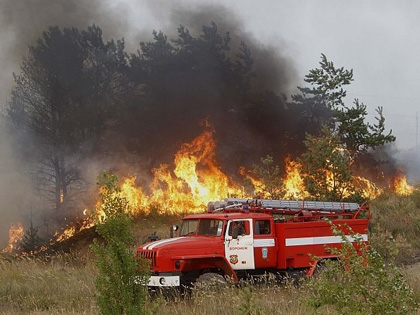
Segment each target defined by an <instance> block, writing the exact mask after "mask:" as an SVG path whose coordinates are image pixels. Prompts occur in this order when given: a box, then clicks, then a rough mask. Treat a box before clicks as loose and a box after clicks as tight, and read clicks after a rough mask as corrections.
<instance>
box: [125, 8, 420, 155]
mask: <svg viewBox="0 0 420 315" xmlns="http://www.w3.org/2000/svg"><path fill="white" fill-rule="evenodd" d="M124 2H126V3H128V4H129V5H130V7H131V9H130V10H128V12H129V15H128V16H127V19H128V20H129V22H130V24H131V25H133V26H136V28H137V29H138V30H143V31H146V33H150V31H151V30H152V29H157V30H159V29H163V30H165V27H166V26H167V21H168V16H169V14H170V10H169V9H168V5H169V4H170V3H171V1H156V0H155V1H130V0H125V1H124ZM197 3H203V1H193V0H190V1H188V0H184V1H176V5H174V4H172V6H173V7H175V8H177V9H180V8H182V7H183V6H187V7H188V6H192V5H196V4H197ZM207 3H210V4H222V5H224V6H225V7H226V8H228V9H232V11H233V12H235V13H236V14H237V18H239V20H240V21H242V23H243V27H244V28H245V30H246V31H247V32H249V33H252V34H253V35H254V36H255V37H256V38H258V39H259V40H260V41H261V42H262V43H263V44H271V45H275V46H277V47H278V49H280V50H282V54H286V55H289V56H290V57H291V59H292V60H293V62H294V64H295V67H296V70H297V72H298V74H299V77H300V78H301V80H303V77H304V76H305V74H307V73H308V70H309V69H312V68H314V67H317V66H318V63H319V61H320V55H321V53H324V54H326V55H327V57H328V58H329V59H331V60H332V61H334V63H335V65H336V66H344V67H345V68H348V69H350V68H352V69H353V70H354V83H353V84H352V85H351V87H349V88H348V97H347V102H348V103H349V104H350V103H351V102H352V100H353V99H354V98H359V100H360V101H362V102H363V103H365V104H366V105H368V109H369V112H370V113H371V114H372V115H373V113H374V109H375V108H376V107H377V106H383V107H384V115H385V117H386V119H387V127H389V128H391V129H392V130H393V133H394V134H395V135H396V136H397V146H398V147H399V148H407V149H409V148H414V147H415V146H416V113H417V112H418V111H420V96H419V95H418V93H417V91H418V89H419V87H420V53H419V51H420V35H419V34H420V20H419V17H420V2H418V1H408V0H407V1H395V0H386V1H384V0H381V1H367V0H353V1H338V0H308V1H297V0H287V1H286V0H260V1H255V0H218V1H217V0H216V1H210V2H207ZM300 84H303V82H301V83H300ZM419 114H420V113H419ZM371 119H372V120H373V116H371ZM419 141H420V140H419Z"/></svg>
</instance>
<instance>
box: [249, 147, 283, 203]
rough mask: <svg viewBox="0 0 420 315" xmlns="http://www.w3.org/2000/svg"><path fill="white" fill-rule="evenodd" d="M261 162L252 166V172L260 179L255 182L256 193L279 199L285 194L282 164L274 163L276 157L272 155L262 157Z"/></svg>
mask: <svg viewBox="0 0 420 315" xmlns="http://www.w3.org/2000/svg"><path fill="white" fill-rule="evenodd" d="M260 162H261V163H260V164H254V165H253V166H252V173H253V174H255V175H256V177H257V178H258V180H259V181H260V183H254V189H255V194H257V195H262V196H261V197H263V198H270V199H279V198H280V197H281V196H282V195H283V182H282V179H281V177H280V166H279V165H275V164H274V158H273V157H272V156H270V155H267V156H266V157H263V158H261V160H260Z"/></svg>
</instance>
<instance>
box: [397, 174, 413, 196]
mask: <svg viewBox="0 0 420 315" xmlns="http://www.w3.org/2000/svg"><path fill="white" fill-rule="evenodd" d="M392 184H393V187H394V191H395V193H396V194H398V195H402V196H406V195H410V194H412V193H413V192H414V190H415V189H414V187H413V186H411V185H409V184H408V183H407V176H406V175H404V174H402V175H398V176H396V177H395V178H394V181H393V183H392Z"/></svg>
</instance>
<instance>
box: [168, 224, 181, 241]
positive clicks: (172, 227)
mask: <svg viewBox="0 0 420 315" xmlns="http://www.w3.org/2000/svg"><path fill="white" fill-rule="evenodd" d="M178 229H179V227H178V225H176V224H174V225H172V226H171V231H170V237H171V238H172V237H174V234H175V232H176V231H178Z"/></svg>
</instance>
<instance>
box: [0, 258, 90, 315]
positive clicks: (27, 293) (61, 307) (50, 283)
mask: <svg viewBox="0 0 420 315" xmlns="http://www.w3.org/2000/svg"><path fill="white" fill-rule="evenodd" d="M95 275H96V271H95V267H94V265H93V263H92V259H90V258H88V257H86V258H84V259H81V258H77V259H76V258H75V257H73V256H72V255H57V256H54V257H50V258H49V259H29V258H19V259H2V260H0V279H1V281H0V305H1V306H0V313H1V314H22V313H23V314H27V313H33V314H71V313H74V314H96V313H97V308H96V305H95V298H94V293H95V290H94V281H95Z"/></svg>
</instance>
